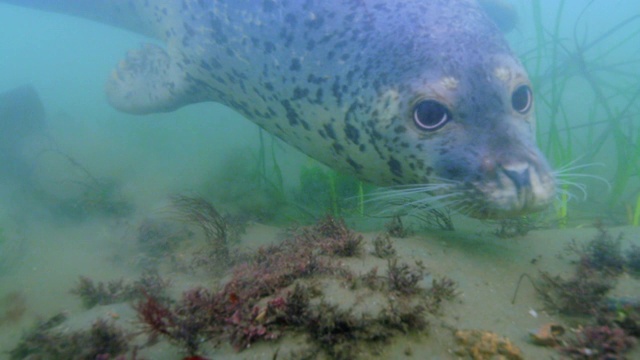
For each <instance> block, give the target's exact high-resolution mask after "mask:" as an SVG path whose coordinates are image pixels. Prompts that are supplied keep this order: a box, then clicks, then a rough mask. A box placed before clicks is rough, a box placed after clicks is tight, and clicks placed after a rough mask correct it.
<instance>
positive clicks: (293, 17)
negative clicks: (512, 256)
mask: <svg viewBox="0 0 640 360" xmlns="http://www.w3.org/2000/svg"><path fill="white" fill-rule="evenodd" d="M4 2H8V3H14V4H17V5H26V6H33V7H40V8H43V9H45V10H50V11H59V12H65V13H70V14H74V15H78V16H83V17H87V18H90V19H94V20H97V21H101V22H105V23H109V24H111V25H114V26H119V27H123V28H126V29H129V30H132V31H136V32H139V33H142V34H146V35H148V36H152V37H154V38H156V39H158V40H160V41H161V42H163V43H164V44H165V46H163V47H161V46H158V45H155V44H148V45H144V46H143V47H142V48H140V49H138V50H135V51H131V52H130V53H129V54H128V55H127V57H126V59H125V60H123V61H122V62H121V63H120V64H119V65H118V67H117V68H116V70H115V71H114V72H113V74H112V75H111V77H110V79H109V80H108V82H107V85H106V91H107V95H108V100H109V102H110V103H111V104H112V105H113V106H114V107H116V108H117V109H120V110H122V111H125V112H128V113H136V114H147V113H153V112H163V111H172V110H174V109H177V108H179V107H182V106H185V105H187V104H192V103H196V102H202V101H216V102H219V103H222V104H225V105H227V106H229V107H231V108H233V109H235V110H236V111H238V112H239V113H241V114H242V115H244V116H245V117H246V118H248V119H250V120H251V121H253V122H255V123H256V124H258V125H259V126H261V127H262V128H264V129H265V130H267V131H268V132H270V133H272V134H274V135H276V136H278V137H279V138H281V139H282V140H284V141H285V142H287V143H289V144H291V145H293V146H295V147H296V148H298V149H300V150H301V151H302V152H304V153H306V154H308V155H309V156H311V157H313V158H315V159H317V160H320V161H321V162H323V163H325V164H327V165H329V166H330V167H332V168H335V169H337V170H339V171H342V172H347V173H351V174H353V175H355V176H356V177H358V178H360V179H362V180H366V181H369V182H372V183H374V184H377V185H381V186H392V187H393V188H395V189H397V191H398V194H400V195H403V194H408V193H411V194H419V195H420V196H427V195H435V196H436V198H439V199H441V200H443V201H444V202H445V203H446V204H447V205H450V206H453V207H455V208H457V209H459V210H460V211H461V212H463V213H466V214H468V215H470V216H473V217H478V218H500V217H505V216H514V215H520V214H526V213H530V212H534V211H539V210H541V209H544V208H545V207H547V206H548V205H549V204H550V202H551V201H552V200H553V199H554V197H555V179H554V176H553V174H552V172H551V170H550V167H549V166H548V164H547V161H546V160H545V158H544V156H543V155H542V154H541V152H540V150H539V149H538V148H537V146H536V142H535V116H534V112H533V105H534V104H533V103H534V99H533V91H532V89H531V84H530V82H529V80H528V77H527V74H526V71H525V70H524V68H523V66H522V65H521V63H520V62H519V61H518V59H517V58H516V57H515V56H514V55H513V53H512V52H511V50H510V49H509V46H508V45H507V43H506V41H505V39H504V37H503V35H502V33H501V32H500V30H499V28H498V26H497V25H496V23H495V22H494V21H493V20H492V19H491V17H490V16H489V15H488V14H487V12H486V11H485V8H487V7H488V6H486V1H484V2H482V3H484V4H482V3H481V2H478V1H476V0H429V1H418V0H415V1H396V0H322V1H320V0H300V1H293V0H261V1H253V0H233V1H231V0H229V1H225V0H218V1H203V0H180V1H177V0H176V1H163V2H154V1H147V0H94V1H84V0H60V1H55V2H52V1H48V0H4ZM489 2H490V3H492V4H491V5H492V6H493V5H494V4H493V3H498V2H497V1H489ZM483 5H484V8H483ZM402 186H404V187H402Z"/></svg>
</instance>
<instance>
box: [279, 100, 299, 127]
mask: <svg viewBox="0 0 640 360" xmlns="http://www.w3.org/2000/svg"><path fill="white" fill-rule="evenodd" d="M280 103H281V104H282V106H283V107H284V109H285V110H286V112H287V120H289V125H291V126H297V125H298V124H299V123H300V118H299V116H298V113H297V112H296V111H295V110H294V108H293V106H291V103H290V102H289V100H283V101H281V102H280Z"/></svg>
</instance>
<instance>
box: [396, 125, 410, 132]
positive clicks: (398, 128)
mask: <svg viewBox="0 0 640 360" xmlns="http://www.w3.org/2000/svg"><path fill="white" fill-rule="evenodd" d="M393 131H394V132H395V133H396V134H402V133H404V132H406V131H407V128H406V127H404V126H402V125H398V126H396V127H395V128H394V129H393Z"/></svg>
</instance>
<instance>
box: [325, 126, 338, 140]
mask: <svg viewBox="0 0 640 360" xmlns="http://www.w3.org/2000/svg"><path fill="white" fill-rule="evenodd" d="M323 128H324V131H325V132H326V133H327V136H328V137H330V138H332V139H333V140H336V132H335V131H334V130H333V126H332V125H331V124H325V125H324V126H323Z"/></svg>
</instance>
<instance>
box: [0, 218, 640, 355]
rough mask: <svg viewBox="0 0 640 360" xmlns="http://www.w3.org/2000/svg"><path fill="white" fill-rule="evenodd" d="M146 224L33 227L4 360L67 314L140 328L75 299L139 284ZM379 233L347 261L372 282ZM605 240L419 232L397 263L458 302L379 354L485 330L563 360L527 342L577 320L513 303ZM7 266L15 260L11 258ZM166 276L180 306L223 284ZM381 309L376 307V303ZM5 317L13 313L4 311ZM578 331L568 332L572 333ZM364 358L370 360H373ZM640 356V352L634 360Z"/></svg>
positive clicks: (335, 292) (0, 341)
mask: <svg viewBox="0 0 640 360" xmlns="http://www.w3.org/2000/svg"><path fill="white" fill-rule="evenodd" d="M139 221H140V220H134V219H127V220H123V219H120V220H114V219H109V218H103V219H94V220H92V221H85V222H68V223H66V224H65V223H60V222H50V221H44V222H41V223H37V224H31V225H30V226H29V227H27V228H24V229H23V230H22V231H21V236H20V238H19V240H16V241H18V242H21V243H22V246H13V247H12V249H11V250H10V251H13V252H15V254H12V256H13V258H12V260H13V261H11V264H10V266H6V267H5V268H4V270H3V273H2V274H0V299H4V298H6V297H7V296H9V294H14V296H15V294H19V297H18V299H21V302H23V303H24V304H26V307H25V311H24V313H23V314H22V316H19V317H18V318H17V319H14V320H12V321H5V322H4V323H2V324H0V349H2V353H0V358H8V355H7V354H6V351H8V350H10V349H12V348H14V347H15V346H16V344H17V343H18V341H19V340H20V337H21V335H22V334H23V332H24V331H26V329H28V328H29V327H30V326H32V324H33V323H34V322H35V321H36V320H37V319H43V318H47V317H50V316H52V315H54V314H56V313H58V312H60V311H64V312H66V313H67V314H68V316H69V320H67V322H65V323H64V324H63V326H64V327H68V328H72V329H73V328H83V327H84V328H86V327H88V326H90V324H91V323H92V322H93V321H94V320H95V319H96V318H98V317H103V318H108V319H112V320H113V321H114V322H115V323H116V324H118V325H119V326H122V327H124V328H127V329H137V328H139V326H140V325H139V323H138V322H137V321H136V315H135V312H134V311H133V310H132V309H131V306H130V305H129V304H126V303H123V304H113V305H106V306H98V307H94V308H92V309H89V310H86V309H84V308H83V307H82V304H81V301H80V299H79V298H78V297H77V296H75V295H73V294H71V293H70V289H72V288H73V287H74V286H76V284H77V282H78V279H79V276H88V277H90V278H92V279H94V280H95V281H109V280H114V279H118V278H124V279H128V280H133V279H136V278H137V277H139V276H140V273H141V268H140V266H139V261H140V256H141V255H140V251H139V250H138V248H137V247H136V244H135V232H136V228H137V224H138V222H139ZM465 225H466V226H465ZM608 231H609V232H610V233H611V234H612V235H615V236H617V234H618V233H622V234H623V249H626V248H627V247H628V246H630V244H632V243H634V244H636V245H640V228H637V227H635V228H634V227H615V228H609V229H608ZM282 233H283V229H282V228H278V227H273V226H267V225H262V224H258V223H251V224H250V225H249V226H248V228H247V232H246V233H245V234H244V235H243V236H242V239H241V241H240V243H239V244H237V245H235V246H237V247H238V248H239V249H243V250H245V251H249V249H255V248H257V247H259V246H264V245H266V244H270V243H276V242H278V241H280V240H281V239H282V238H283V235H282ZM379 233H380V231H374V232H367V233H364V238H365V251H364V252H363V253H362V254H361V255H359V256H358V257H356V258H351V259H344V260H343V262H344V264H345V266H348V267H350V268H351V269H354V270H355V271H356V272H364V271H366V269H370V268H371V267H373V266H379V267H380V268H382V267H383V266H384V264H385V262H384V261H382V260H381V259H379V258H376V257H375V256H373V255H371V254H370V251H371V249H372V245H371V240H372V239H373V238H375V237H376V236H377V235H378V234H379ZM596 234H597V231H596V229H594V228H590V227H586V228H571V229H569V228H567V229H559V230H537V231H531V232H529V233H528V234H526V235H525V236H520V237H516V238H511V239H500V238H498V237H497V236H495V235H494V234H493V227H492V226H490V225H487V224H482V223H478V222H463V225H462V226H460V230H456V231H454V232H447V231H428V232H427V231H421V232H419V233H416V234H414V235H412V236H410V237H407V238H403V239H393V240H394V246H395V248H396V250H397V255H398V257H399V258H400V259H402V261H405V262H408V263H412V262H413V261H422V262H423V264H424V265H425V266H426V268H427V270H428V272H429V277H427V278H426V279H425V280H424V281H425V282H427V281H429V280H430V279H431V278H432V277H440V276H443V275H446V276H448V277H450V278H452V279H453V280H455V281H456V282H457V283H458V292H459V296H458V297H457V298H456V299H454V300H452V301H450V302H446V303H445V304H444V305H443V307H442V314H441V315H439V316H433V317H430V318H429V319H430V323H431V324H430V326H429V330H428V334H427V333H424V334H406V335H399V336H396V337H394V338H393V339H392V341H391V342H390V343H388V344H386V345H385V346H382V347H380V348H378V349H377V350H376V353H378V354H377V356H378V357H379V358H429V359H455V358H458V356H457V355H456V354H454V352H453V351H454V349H455V347H456V346H455V343H454V338H453V335H452V329H478V330H487V331H491V332H494V333H496V334H498V335H500V336H505V337H507V338H508V339H510V340H511V341H512V342H513V343H514V344H515V345H516V346H518V347H519V348H520V349H521V350H522V352H523V354H524V358H525V359H542V358H550V357H552V356H555V357H558V354H557V352H556V351H555V350H553V349H551V348H547V347H542V346H537V345H534V344H532V343H531V341H530V339H529V332H530V331H531V330H533V329H536V328H537V327H539V326H541V325H543V324H546V323H549V322H557V323H561V324H563V325H564V326H566V328H567V329H570V328H571V325H572V320H571V319H568V318H566V317H562V316H559V315H557V314H550V313H548V312H547V311H545V309H544V308H545V306H544V303H543V302H542V300H541V298H540V297H539V296H537V295H536V291H535V290H534V288H533V287H532V285H531V283H530V282H529V281H527V280H525V281H523V282H522V285H521V286H520V289H519V292H518V294H517V299H516V301H515V304H512V297H513V294H514V290H515V288H516V283H517V281H518V279H519V277H520V276H521V274H528V275H529V276H531V277H533V278H536V277H537V276H538V274H539V271H541V270H542V271H547V272H549V273H550V274H554V275H556V274H557V275H561V276H563V277H569V276H570V275H571V274H572V273H573V271H574V268H575V264H573V261H575V260H576V257H575V256H571V255H567V253H566V251H565V249H566V247H567V245H568V244H569V243H570V242H571V241H572V240H575V241H576V242H577V243H579V244H580V243H586V242H588V241H589V240H591V239H592V238H593V237H594V236H595V235H596ZM197 237H198V236H197V234H196V236H195V238H194V239H193V240H192V242H191V243H188V244H184V246H182V247H181V248H180V249H178V251H177V254H176V256H177V258H178V259H180V257H181V256H184V257H185V258H186V257H189V256H190V254H191V253H192V252H193V250H194V249H197V248H198V247H199V246H201V244H200V243H198V239H197ZM3 255H4V256H5V258H6V255H7V253H5V254H3ZM160 268H161V273H162V276H163V277H165V278H167V279H171V281H172V285H171V290H170V294H171V295H172V296H175V297H178V296H179V294H180V292H181V291H184V290H186V289H189V288H191V287H195V286H198V285H201V286H205V287H213V286H214V285H215V284H216V283H217V282H218V281H219V280H220V279H219V278H220V277H223V276H224V275H225V274H224V273H223V272H221V273H220V274H219V275H220V277H218V278H216V276H215V274H203V273H198V272H196V273H188V272H185V271H180V270H177V269H176V267H175V266H169V265H167V264H164V265H162V264H161V266H160ZM323 292H324V293H325V297H326V298H327V300H328V301H333V302H338V303H340V302H341V301H342V302H349V301H351V300H349V296H350V295H349V292H350V290H349V289H346V288H345V287H344V286H339V285H338V286H336V284H333V285H331V284H327V285H325V287H324V288H323ZM638 294H640V281H639V280H638V279H634V278H632V277H630V276H629V275H627V274H623V275H622V276H621V277H620V280H619V282H618V286H617V287H616V289H615V290H614V291H613V293H612V294H611V295H612V296H615V297H636V298H637V297H638ZM372 301H373V300H372ZM2 306H4V309H2V308H0V313H1V312H4V311H6V309H7V308H10V307H11V306H15V305H14V304H12V303H7V302H4V303H2V302H0V307H2ZM569 331H570V330H569ZM304 343H305V338H304V337H303V336H285V337H283V338H281V339H279V340H276V341H262V342H258V343H255V344H254V345H252V346H251V348H249V349H245V350H243V351H241V352H237V351H235V350H233V349H232V348H231V347H230V346H229V345H226V344H223V345H221V346H219V347H217V348H214V347H213V346H206V347H205V348H204V349H205V351H204V352H205V354H204V355H206V356H207V357H209V358H216V359H219V358H229V359H235V358H237V359H272V358H273V356H274V354H275V353H276V351H277V352H278V356H279V357H278V358H286V354H287V353H288V352H289V351H290V350H292V349H296V348H300V347H304ZM139 355H141V356H142V357H143V358H148V359H177V358H179V357H180V356H183V355H184V354H183V353H181V351H180V349H178V348H175V347H172V346H170V345H168V344H166V343H164V342H160V343H159V344H156V345H154V346H152V347H148V348H145V349H143V350H141V351H140V353H139ZM371 356H373V354H372V353H371V352H370V351H367V350H364V352H363V357H367V358H368V357H371ZM634 356H640V350H638V349H636V350H635V352H633V353H631V354H629V358H634Z"/></svg>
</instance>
